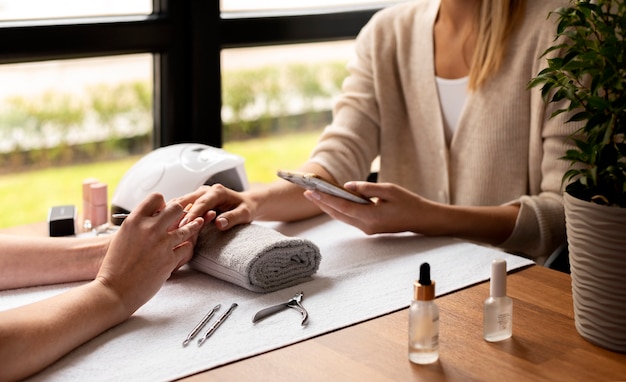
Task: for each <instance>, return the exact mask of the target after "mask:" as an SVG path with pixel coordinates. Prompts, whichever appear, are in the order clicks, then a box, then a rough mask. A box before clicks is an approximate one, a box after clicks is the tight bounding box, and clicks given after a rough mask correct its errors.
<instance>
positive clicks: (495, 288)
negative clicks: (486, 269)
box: [490, 259, 506, 297]
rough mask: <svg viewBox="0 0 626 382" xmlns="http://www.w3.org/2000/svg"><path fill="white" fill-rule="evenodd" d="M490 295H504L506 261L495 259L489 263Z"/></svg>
mask: <svg viewBox="0 0 626 382" xmlns="http://www.w3.org/2000/svg"><path fill="white" fill-rule="evenodd" d="M490 294H491V297H505V296H506V261H505V260H504V259H496V260H494V261H493V262H492V263H491V285H490Z"/></svg>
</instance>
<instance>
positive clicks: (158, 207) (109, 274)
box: [0, 194, 203, 381]
mask: <svg viewBox="0 0 626 382" xmlns="http://www.w3.org/2000/svg"><path fill="white" fill-rule="evenodd" d="M182 217H183V208H182V206H180V205H179V204H176V203H169V204H165V202H164V200H163V197H162V196H161V195H157V194H152V195H149V196H148V197H147V198H146V199H145V200H144V201H143V202H142V203H141V204H140V205H139V206H138V207H137V208H136V209H134V210H133V212H132V214H131V215H130V216H129V217H128V218H127V219H126V220H125V221H124V223H123V224H122V226H121V228H120V230H119V231H118V232H117V234H116V235H115V236H114V237H113V238H112V240H111V242H110V244H109V245H108V248H107V251H106V255H105V256H104V259H103V261H102V266H101V267H100V270H99V272H98V274H97V276H96V278H95V279H94V280H92V281H91V282H89V283H86V284H83V285H81V286H78V287H76V288H73V289H70V290H69V291H67V292H64V293H61V294H58V295H56V296H53V297H50V298H47V299H44V300H40V301H37V302H35V303H33V304H30V305H24V306H21V307H18V308H14V309H9V310H6V311H2V312H0V360H2V367H0V380H2V381H4V380H19V379H23V378H25V377H27V376H29V375H31V374H33V373H35V372H37V371H39V370H41V369H43V368H44V367H46V366H48V365H50V364H51V363H53V362H55V361H56V360H58V359H59V358H61V357H62V356H63V355H65V354H67V353H68V352H69V351H71V350H72V349H74V348H76V347H77V346H79V345H81V344H83V343H84V342H86V341H88V340H90V339H91V338H93V337H95V336H97V335H99V334H100V333H102V332H103V331H105V330H107V329H109V328H111V327H113V326H115V325H117V324H119V323H121V322H122V321H124V320H126V319H127V318H128V317H130V316H131V315H132V314H133V313H134V312H135V310H137V309H138V308H139V307H140V306H141V305H142V304H144V303H145V302H147V301H148V300H149V299H150V298H151V297H152V296H154V294H155V293H156V292H157V291H158V290H159V288H161V286H162V285H163V283H164V282H165V281H166V280H167V279H168V277H170V275H171V274H172V272H174V271H175V270H176V269H177V268H178V267H180V266H181V265H182V264H184V263H186V262H187V261H189V260H190V259H191V256H192V254H193V246H192V242H193V241H194V240H195V239H196V236H197V234H198V232H199V230H200V228H201V227H202V224H203V220H202V218H196V219H194V220H191V221H190V222H189V223H187V224H184V225H182V226H181V227H179V222H180V220H181V219H182ZM44 313H45V314H44Z"/></svg>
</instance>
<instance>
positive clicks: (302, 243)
mask: <svg viewBox="0 0 626 382" xmlns="http://www.w3.org/2000/svg"><path fill="white" fill-rule="evenodd" d="M320 260H321V255H320V250H319V248H318V247H317V246H316V245H315V244H313V242H311V241H310V240H307V239H302V238H297V237H288V236H285V235H283V234H281V233H280V232H278V231H276V230H273V229H271V228H268V227H264V226H260V225H258V224H245V225H239V226H236V227H233V228H231V229H229V230H227V231H223V232H222V231H219V230H218V229H217V228H215V225H214V224H206V225H205V226H204V227H203V228H202V230H201V231H200V233H199V235H198V242H197V243H196V246H195V250H194V256H193V258H192V259H191V261H190V262H189V265H190V266H191V267H192V268H193V269H196V270H198V271H200V272H203V273H206V274H208V275H211V276H214V277H217V278H219V279H222V280H225V281H228V282H231V283H233V284H236V285H239V286H241V287H244V288H246V289H248V290H251V291H254V292H261V293H266V292H272V291H275V290H278V289H282V288H286V287H289V286H293V285H297V284H300V283H302V282H304V281H307V280H309V279H310V278H311V276H312V275H313V274H315V272H317V270H318V268H319V265H320Z"/></svg>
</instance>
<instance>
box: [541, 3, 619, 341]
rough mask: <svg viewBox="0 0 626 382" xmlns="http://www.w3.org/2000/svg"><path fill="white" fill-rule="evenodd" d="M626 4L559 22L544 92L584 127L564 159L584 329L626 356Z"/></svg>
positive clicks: (562, 14)
mask: <svg viewBox="0 0 626 382" xmlns="http://www.w3.org/2000/svg"><path fill="white" fill-rule="evenodd" d="M625 1H626V0H593V1H590V0H573V1H572V3H571V4H570V6H569V7H565V8H560V9H557V10H555V11H554V12H551V14H550V16H556V18H557V35H556V39H555V43H554V45H553V46H552V47H551V48H549V49H548V50H547V51H546V52H545V53H544V56H546V55H548V54H549V53H551V52H555V51H558V52H559V54H558V55H557V56H556V57H553V58H548V59H547V68H546V69H544V70H542V71H541V72H540V73H539V74H538V75H537V77H536V78H534V79H533V80H532V81H531V82H530V83H529V86H530V87H534V86H538V85H542V89H541V91H542V95H543V97H544V100H545V101H546V102H548V103H559V104H558V105H559V108H558V110H556V111H555V112H554V113H553V114H552V116H555V115H557V114H560V113H564V112H565V113H569V115H571V117H570V118H569V120H568V123H569V122H576V123H580V124H581V125H582V127H581V128H580V130H578V131H577V132H576V133H575V134H574V135H573V136H572V139H573V141H574V143H575V148H574V149H571V150H568V151H567V152H566V153H564V156H563V158H562V159H564V160H567V161H570V162H571V163H572V167H571V169H570V170H569V171H567V172H566V173H565V175H564V177H563V181H564V183H565V184H566V188H565V194H564V207H565V219H566V229H567V236H568V248H569V256H570V267H571V275H572V294H573V298H574V313H575V320H576V329H577V330H578V332H579V333H580V334H581V335H582V336H583V337H584V338H585V339H587V340H588V341H590V342H592V343H595V344H597V345H600V346H603V347H605V348H608V349H611V350H616V351H620V352H625V351H626V329H625V328H626V40H625V39H626V4H625Z"/></svg>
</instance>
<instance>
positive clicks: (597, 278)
mask: <svg viewBox="0 0 626 382" xmlns="http://www.w3.org/2000/svg"><path fill="white" fill-rule="evenodd" d="M564 204H565V221H566V227H567V241H568V247H569V260H570V269H571V276H572V296H573V299H574V317H575V321H576V330H577V331H578V333H580V335H581V336H582V337H583V338H585V339H586V340H587V341H589V342H591V343H593V344H596V345H598V346H601V347H604V348H606V349H609V350H613V351H618V352H626V208H620V207H607V206H601V205H598V204H595V203H590V202H587V201H584V200H581V199H578V198H575V197H573V196H571V195H569V194H568V193H565V195H564Z"/></svg>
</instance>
